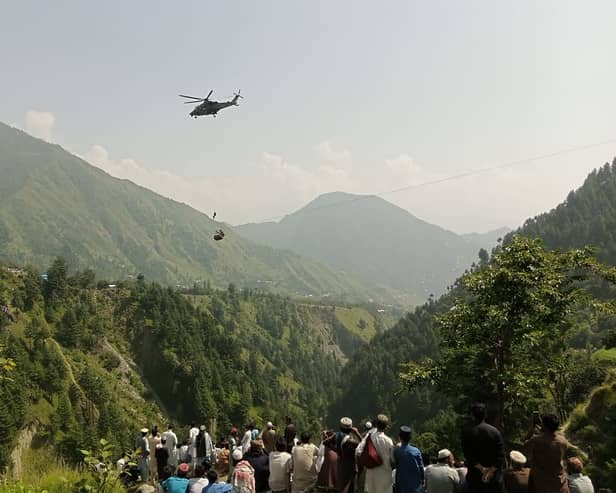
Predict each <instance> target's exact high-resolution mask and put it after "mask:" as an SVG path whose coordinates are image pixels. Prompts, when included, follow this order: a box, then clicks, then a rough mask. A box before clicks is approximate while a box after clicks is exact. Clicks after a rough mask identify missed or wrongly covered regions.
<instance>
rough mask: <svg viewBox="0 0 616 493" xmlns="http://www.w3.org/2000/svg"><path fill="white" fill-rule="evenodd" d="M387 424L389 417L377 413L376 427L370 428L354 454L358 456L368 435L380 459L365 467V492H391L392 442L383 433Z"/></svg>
mask: <svg viewBox="0 0 616 493" xmlns="http://www.w3.org/2000/svg"><path fill="white" fill-rule="evenodd" d="M388 424H389V418H388V417H387V416H385V415H384V414H379V415H378V416H377V418H376V423H375V425H376V428H375V429H373V430H370V432H369V433H368V435H366V436H365V437H364V439H363V440H362V441H361V443H360V444H359V446H358V447H357V450H356V455H357V457H359V456H360V455H361V453H362V451H363V450H364V447H365V446H366V439H367V438H368V436H369V437H370V439H371V440H372V443H373V444H374V446H375V448H376V450H377V452H378V453H379V457H380V458H381V460H382V464H381V465H380V466H377V467H373V468H372V469H366V486H365V488H364V491H365V493H392V492H393V481H392V466H393V463H394V460H393V456H394V442H393V441H392V440H391V438H389V437H388V436H387V435H386V434H385V430H386V429H387V425H388Z"/></svg>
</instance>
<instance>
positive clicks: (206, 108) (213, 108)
mask: <svg viewBox="0 0 616 493" xmlns="http://www.w3.org/2000/svg"><path fill="white" fill-rule="evenodd" d="M213 92H214V89H212V90H211V91H210V92H209V94H208V95H207V96H206V97H205V98H196V97H195V96H187V95H185V94H180V95H179V96H180V97H181V98H186V99H191V100H192V101H184V104H196V105H197V106H195V108H194V109H193V110H192V111H191V112H190V113H189V114H190V116H192V117H193V118H197V117H198V116H206V115H212V116H213V117H214V118H216V113H218V112H219V111H220V110H222V109H224V108H228V107H229V106H238V104H237V100H238V99H239V98H243V97H244V96H242V95H241V94H240V92H241V91H239V90H238V91H237V92H235V93H233V94H234V98H233V99H232V100H231V101H223V102H222V103H219V102H218V101H210V96H211V95H212V93H213Z"/></svg>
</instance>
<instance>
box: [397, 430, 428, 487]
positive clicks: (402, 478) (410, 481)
mask: <svg viewBox="0 0 616 493" xmlns="http://www.w3.org/2000/svg"><path fill="white" fill-rule="evenodd" d="M399 436H400V441H401V442H402V445H401V446H400V447H399V448H397V449H395V450H394V461H395V463H396V483H395V484H396V488H395V490H396V493H421V491H422V489H421V488H422V485H423V482H424V466H423V461H422V459H421V452H420V450H419V449H418V448H417V447H413V446H412V445H411V444H410V443H409V442H410V441H411V429H410V428H409V427H408V426H401V427H400V435H399Z"/></svg>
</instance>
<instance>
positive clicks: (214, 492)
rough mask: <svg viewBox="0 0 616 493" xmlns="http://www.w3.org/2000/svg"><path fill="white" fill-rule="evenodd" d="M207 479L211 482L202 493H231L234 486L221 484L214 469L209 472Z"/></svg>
mask: <svg viewBox="0 0 616 493" xmlns="http://www.w3.org/2000/svg"><path fill="white" fill-rule="evenodd" d="M206 477H207V479H208V481H209V482H210V484H208V485H207V486H206V487H205V488H203V491H202V492H201V493H231V490H232V489H233V486H231V485H230V484H229V483H219V482H218V473H217V472H216V471H214V469H210V470H209V471H208V472H207V476H206Z"/></svg>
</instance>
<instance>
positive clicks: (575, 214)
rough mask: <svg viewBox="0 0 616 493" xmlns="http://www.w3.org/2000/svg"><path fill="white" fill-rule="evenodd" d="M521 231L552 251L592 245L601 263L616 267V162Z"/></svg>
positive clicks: (608, 164) (586, 181)
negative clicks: (538, 240)
mask: <svg viewBox="0 0 616 493" xmlns="http://www.w3.org/2000/svg"><path fill="white" fill-rule="evenodd" d="M518 232H519V233H521V234H524V235H527V236H533V237H535V236H536V237H540V238H542V239H543V241H544V242H545V244H546V246H548V247H549V248H559V249H567V248H580V247H583V246H585V245H593V246H594V247H596V248H597V249H598V252H597V256H598V257H599V259H600V260H601V261H603V262H606V263H609V264H610V265H616V159H615V160H614V161H613V162H612V164H611V165H610V163H606V164H605V165H604V166H603V167H601V168H598V169H596V170H594V171H593V172H592V173H590V174H589V175H588V177H587V178H586V180H585V181H584V184H583V185H582V186H581V187H580V188H578V189H577V190H574V191H571V192H570V193H569V195H567V199H566V200H565V201H564V202H563V203H562V204H560V205H558V206H557V207H555V208H554V209H552V210H551V211H549V212H546V213H544V214H540V215H538V216H536V217H534V218H532V219H528V220H527V221H526V222H525V223H524V225H523V226H522V227H521V228H520V229H519V230H518Z"/></svg>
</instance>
